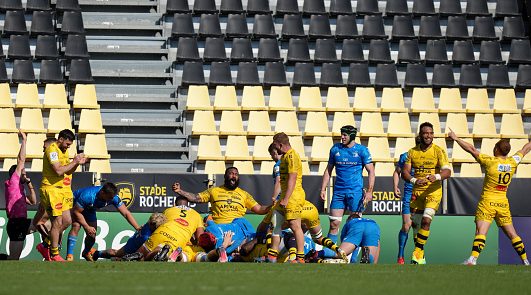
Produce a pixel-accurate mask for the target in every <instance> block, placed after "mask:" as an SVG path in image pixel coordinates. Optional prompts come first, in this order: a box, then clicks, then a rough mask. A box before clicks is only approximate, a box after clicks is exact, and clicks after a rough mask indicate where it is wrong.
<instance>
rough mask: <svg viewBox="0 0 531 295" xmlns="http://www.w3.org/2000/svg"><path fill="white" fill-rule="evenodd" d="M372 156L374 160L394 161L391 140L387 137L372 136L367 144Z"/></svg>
mask: <svg viewBox="0 0 531 295" xmlns="http://www.w3.org/2000/svg"><path fill="white" fill-rule="evenodd" d="M367 147H368V148H369V151H370V152H371V157H372V160H373V161H374V162H393V161H394V159H393V158H392V157H391V151H390V149H389V141H388V140H387V138H385V137H371V138H369V143H368V144H367Z"/></svg>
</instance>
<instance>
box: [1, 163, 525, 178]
mask: <svg viewBox="0 0 531 295" xmlns="http://www.w3.org/2000/svg"><path fill="white" fill-rule="evenodd" d="M4 167H5V166H4ZM516 177H518V178H531V164H520V165H518V167H517V168H516Z"/></svg>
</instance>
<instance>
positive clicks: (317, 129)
mask: <svg viewBox="0 0 531 295" xmlns="http://www.w3.org/2000/svg"><path fill="white" fill-rule="evenodd" d="M303 135H304V136H332V133H331V132H330V130H328V119H327V117H326V112H308V113H307V114H306V123H305V125H304V134H303Z"/></svg>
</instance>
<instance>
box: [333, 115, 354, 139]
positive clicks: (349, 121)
mask: <svg viewBox="0 0 531 295" xmlns="http://www.w3.org/2000/svg"><path fill="white" fill-rule="evenodd" d="M346 125H351V126H354V127H356V121H355V119H354V113H352V112H335V113H334V119H333V121H332V136H341V132H340V130H341V127H343V126H346Z"/></svg>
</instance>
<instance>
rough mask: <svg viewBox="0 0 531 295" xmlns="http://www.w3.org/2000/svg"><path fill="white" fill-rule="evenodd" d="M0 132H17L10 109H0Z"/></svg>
mask: <svg viewBox="0 0 531 295" xmlns="http://www.w3.org/2000/svg"><path fill="white" fill-rule="evenodd" d="M41 117H42V116H41ZM41 120H42V119H41ZM0 132H18V129H17V125H16V124H15V112H14V111H13V109H12V108H0Z"/></svg>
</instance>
